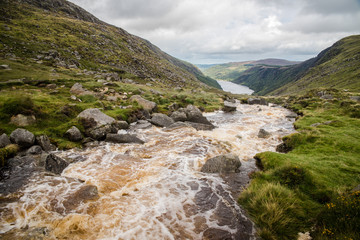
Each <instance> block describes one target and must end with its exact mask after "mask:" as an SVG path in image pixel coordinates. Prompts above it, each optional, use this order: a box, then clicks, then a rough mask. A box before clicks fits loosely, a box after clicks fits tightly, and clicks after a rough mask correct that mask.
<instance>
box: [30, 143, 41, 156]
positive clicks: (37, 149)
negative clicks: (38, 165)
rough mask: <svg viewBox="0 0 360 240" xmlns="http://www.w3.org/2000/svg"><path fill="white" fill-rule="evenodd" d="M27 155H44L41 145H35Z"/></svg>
mask: <svg viewBox="0 0 360 240" xmlns="http://www.w3.org/2000/svg"><path fill="white" fill-rule="evenodd" d="M26 153H27V154H31V155H38V154H41V153H42V148H41V147H40V146H39V145H34V146H32V147H30V148H29V149H28V150H27V151H26Z"/></svg>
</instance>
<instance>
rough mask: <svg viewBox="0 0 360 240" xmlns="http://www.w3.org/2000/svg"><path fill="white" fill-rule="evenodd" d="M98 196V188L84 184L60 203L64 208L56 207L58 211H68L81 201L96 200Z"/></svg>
mask: <svg viewBox="0 0 360 240" xmlns="http://www.w3.org/2000/svg"><path fill="white" fill-rule="evenodd" d="M98 198H99V193H98V189H97V187H96V186H93V185H84V186H81V187H80V188H79V189H78V190H77V191H75V192H72V193H71V194H70V195H69V196H67V197H66V199H65V200H64V201H62V205H63V206H64V208H65V209H63V208H59V209H56V210H57V211H58V212H60V213H62V212H64V210H65V213H70V212H71V211H73V210H74V209H76V208H77V207H78V206H79V205H80V204H81V203H83V202H86V201H90V200H96V199H98Z"/></svg>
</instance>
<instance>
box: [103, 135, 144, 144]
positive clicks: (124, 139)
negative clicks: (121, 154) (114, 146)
mask: <svg viewBox="0 0 360 240" xmlns="http://www.w3.org/2000/svg"><path fill="white" fill-rule="evenodd" d="M105 141H106V142H112V143H140V144H143V143H144V141H143V140H141V139H140V138H138V137H137V136H136V135H135V134H113V133H109V134H107V135H106V139H105Z"/></svg>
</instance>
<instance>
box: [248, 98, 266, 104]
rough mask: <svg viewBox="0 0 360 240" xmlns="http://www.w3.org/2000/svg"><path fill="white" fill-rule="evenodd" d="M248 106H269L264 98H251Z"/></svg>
mask: <svg viewBox="0 0 360 240" xmlns="http://www.w3.org/2000/svg"><path fill="white" fill-rule="evenodd" d="M247 102H248V104H250V105H254V104H259V105H268V103H267V102H266V100H265V99H263V98H249V99H248V100H247Z"/></svg>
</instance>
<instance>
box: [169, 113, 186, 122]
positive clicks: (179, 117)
mask: <svg viewBox="0 0 360 240" xmlns="http://www.w3.org/2000/svg"><path fill="white" fill-rule="evenodd" d="M170 117H171V118H172V119H173V120H174V121H175V122H179V121H181V122H184V121H186V120H187V116H186V113H185V112H180V111H175V112H173V113H172V114H171V116H170Z"/></svg>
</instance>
